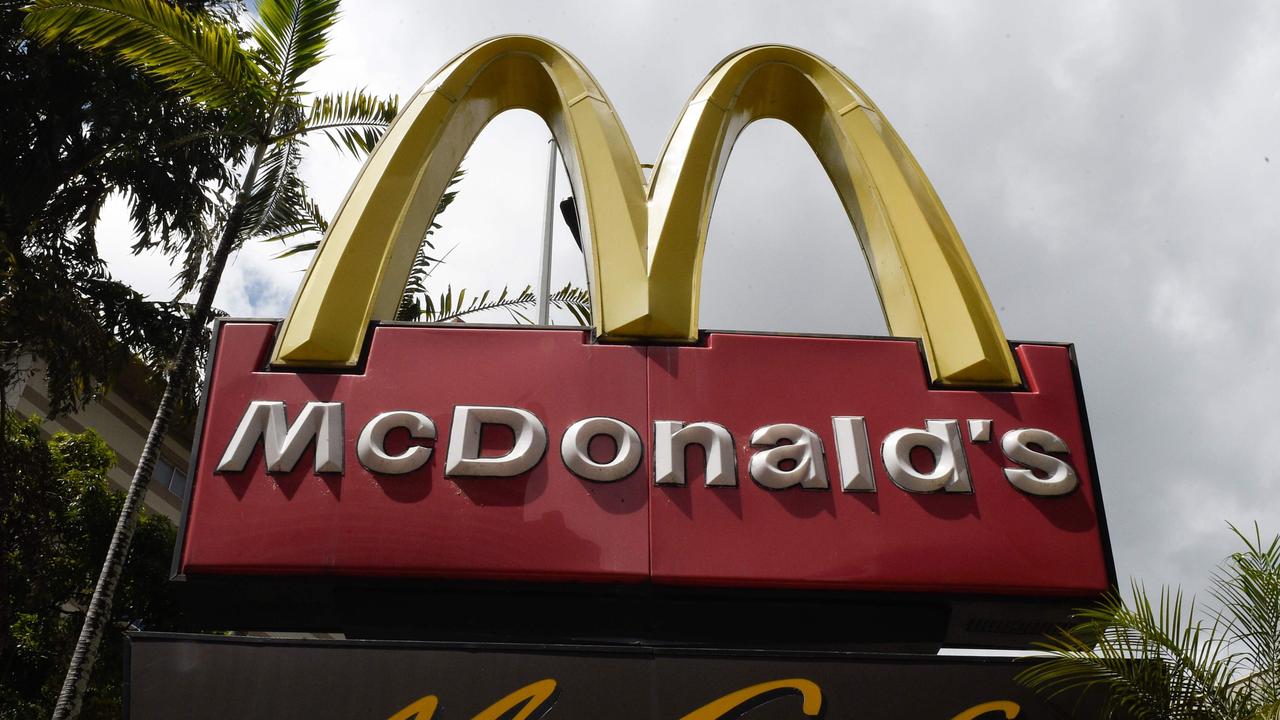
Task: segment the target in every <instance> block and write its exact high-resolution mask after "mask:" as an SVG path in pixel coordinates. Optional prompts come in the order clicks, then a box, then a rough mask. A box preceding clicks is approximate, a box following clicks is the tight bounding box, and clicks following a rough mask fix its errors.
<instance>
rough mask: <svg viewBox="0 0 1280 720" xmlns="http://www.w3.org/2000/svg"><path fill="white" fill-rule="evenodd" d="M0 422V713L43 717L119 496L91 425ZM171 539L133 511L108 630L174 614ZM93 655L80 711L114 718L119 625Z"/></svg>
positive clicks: (168, 619) (167, 619)
mask: <svg viewBox="0 0 1280 720" xmlns="http://www.w3.org/2000/svg"><path fill="white" fill-rule="evenodd" d="M0 422H2V424H3V428H2V429H3V433H4V438H5V447H6V448H7V451H6V453H5V456H4V468H5V483H4V484H3V486H0V547H3V548H4V552H3V553H0V718H5V719H8V718H24V719H25V718H34V717H49V715H50V713H52V711H53V701H54V698H56V697H57V694H58V689H59V688H60V687H61V686H62V674H63V671H64V670H65V669H66V662H67V658H68V657H70V655H71V650H72V647H74V645H75V642H76V635H77V633H78V632H79V630H80V621H81V619H82V617H83V612H82V608H84V607H86V606H87V605H88V602H89V596H90V593H92V592H93V581H94V579H95V578H96V577H97V575H98V568H99V565H100V564H101V562H102V558H103V556H105V555H106V553H107V540H108V538H110V536H111V528H112V526H113V525H114V524H115V521H116V514H117V513H118V512H119V511H120V506H121V504H122V502H123V501H124V496H123V494H122V493H120V492H118V491H116V490H112V489H111V486H110V484H109V483H108V480H107V472H108V471H109V470H110V469H111V467H112V466H113V465H114V464H115V457H114V456H113V455H112V453H111V450H110V449H109V448H108V447H107V446H106V443H104V442H103V441H102V439H101V438H100V437H98V436H97V435H96V434H95V433H93V431H86V432H83V433H79V434H76V435H71V434H67V433H58V434H57V435H55V436H53V438H51V439H46V438H42V437H41V434H40V421H39V418H30V419H19V418H18V417H16V416H15V415H14V414H13V413H3V414H2V415H0ZM174 537H175V530H174V527H173V524H172V523H170V522H169V521H168V520H167V519H165V518H164V517H162V516H159V515H151V514H144V515H143V516H142V518H141V520H140V522H139V525H138V530H137V534H136V536H135V537H134V548H133V557H132V558H131V559H130V562H129V567H128V569H127V571H126V573H125V576H124V578H123V579H122V583H121V592H120V595H119V596H118V597H117V598H116V603H115V609H114V611H113V613H112V617H111V618H110V620H109V624H110V625H111V626H112V627H113V628H124V627H128V626H132V627H137V628H147V629H155V630H163V629H167V628H171V627H174V626H175V624H177V623H180V622H181V612H180V610H179V608H178V606H177V604H176V603H175V601H174V597H173V593H172V590H171V587H170V584H169V582H168V578H169V561H170V552H171V550H172V547H173V541H174ZM102 655H103V662H101V663H99V668H100V669H99V670H98V671H97V672H95V673H94V675H93V681H92V683H91V688H92V689H91V690H90V692H89V695H88V697H87V698H86V701H85V709H84V715H85V716H87V717H92V718H118V717H120V716H121V707H120V696H121V678H122V675H121V672H120V668H121V667H122V665H123V663H124V657H123V635H122V633H120V632H118V631H117V632H112V633H111V634H109V635H108V637H107V639H106V641H105V642H104V644H103V650H102Z"/></svg>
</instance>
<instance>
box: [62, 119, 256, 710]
mask: <svg viewBox="0 0 1280 720" xmlns="http://www.w3.org/2000/svg"><path fill="white" fill-rule="evenodd" d="M266 150H267V143H266V142H265V141H260V142H259V143H258V145H257V147H256V148H254V153H253V158H252V160H250V162H249V167H248V169H247V170H246V171H245V176H244V181H243V182H242V183H241V185H240V189H239V191H238V192H237V193H236V199H235V204H234V205H233V206H232V208H231V213H230V214H229V215H228V216H227V224H226V226H225V227H224V228H223V230H222V235H221V236H220V237H219V238H218V246H217V248H215V250H214V253H213V257H212V258H211V259H210V263H209V267H208V269H207V270H205V274H204V280H203V281H202V282H201V285H200V296H199V299H198V300H197V301H196V307H195V310H194V311H193V312H192V314H191V319H190V320H189V321H188V323H187V330H186V332H185V333H184V334H183V336H182V345H181V347H180V348H179V350H178V357H177V358H176V362H175V363H174V365H173V367H172V368H171V369H170V370H169V372H168V377H167V378H166V382H165V389H164V394H163V395H162V396H161V397H160V406H159V407H157V408H156V416H155V419H154V420H152V422H151V431H150V432H148V433H147V441H146V444H145V445H143V447H142V457H140V458H138V468H137V470H135V471H134V473H133V480H132V481H131V482H130V483H129V491H128V493H127V494H126V495H125V500H124V506H123V507H121V508H120V517H119V519H118V520H117V521H116V529H115V532H114V533H113V534H112V536H111V545H110V546H109V547H108V548H107V557H106V559H105V560H104V561H103V563H102V572H101V573H100V574H99V575H98V584H97V585H96V586H95V587H94V589H93V597H92V599H90V601H89V608H88V610H87V611H86V612H85V616H84V625H83V626H82V627H81V628H80V638H79V640H77V641H76V648H75V652H74V653H73V654H72V656H71V664H70V665H69V666H68V667H67V677H66V679H65V680H63V682H62V692H61V693H59V695H58V703H57V705H55V706H54V709H53V720H71V719H72V718H75V717H76V716H78V715H79V714H80V705H81V703H82V702H83V701H84V695H85V691H86V690H87V689H88V685H89V676H90V675H91V674H92V673H93V664H94V661H95V660H96V659H97V654H98V643H99V642H100V641H101V640H102V633H103V631H104V630H105V629H106V625H107V622H108V621H109V620H110V618H111V604H112V602H113V601H114V600H115V591H116V586H117V585H119V583H120V575H121V573H122V572H123V570H124V563H125V560H126V559H127V558H128V555H129V543H130V542H131V541H132V540H133V531H134V529H135V528H136V527H137V525H138V513H139V512H140V511H141V510H142V504H143V499H144V498H146V495H147V487H148V486H149V485H150V484H151V473H152V471H153V470H154V469H155V464H156V454H157V452H158V451H159V449H160V442H161V441H162V440H163V438H164V436H165V433H166V432H168V430H169V422H170V420H171V419H172V417H173V409H174V406H175V405H176V404H177V400H178V397H179V395H180V393H181V392H182V383H183V379H184V378H185V377H186V375H187V370H188V368H189V367H190V365H191V363H192V362H194V359H195V350H196V343H198V342H199V341H200V337H201V335H202V334H203V332H202V331H203V330H204V327H205V326H206V325H207V324H208V322H209V315H210V311H211V309H212V308H213V296H214V295H215V294H217V292H218V284H219V283H220V282H221V281H222V272H223V270H225V269H226V265H227V259H228V258H229V257H230V256H231V252H232V250H234V249H235V247H236V240H237V238H238V237H239V236H240V231H241V229H242V228H241V225H243V223H244V213H245V205H246V203H247V201H248V198H249V194H250V192H251V191H252V188H253V185H254V183H255V182H256V180H257V176H258V165H259V164H260V163H261V161H262V157H263V154H264V153H265V152H266Z"/></svg>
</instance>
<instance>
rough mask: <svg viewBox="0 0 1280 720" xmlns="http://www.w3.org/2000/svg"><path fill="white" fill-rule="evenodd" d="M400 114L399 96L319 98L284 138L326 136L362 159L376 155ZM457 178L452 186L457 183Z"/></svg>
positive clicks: (351, 94) (357, 94)
mask: <svg viewBox="0 0 1280 720" xmlns="http://www.w3.org/2000/svg"><path fill="white" fill-rule="evenodd" d="M399 112H400V99H399V97H398V96H396V95H392V96H391V97H389V98H379V97H376V96H374V95H370V94H368V93H366V92H365V91H364V89H358V90H351V91H348V92H345V93H334V94H329V95H320V96H317V97H316V98H315V99H314V100H313V101H312V102H311V112H309V113H308V114H307V117H306V119H305V120H304V121H303V122H302V123H301V124H299V125H298V126H297V127H295V128H293V129H291V130H289V131H287V132H285V133H283V134H282V135H281V137H282V138H288V137H293V136H296V135H306V134H308V133H313V132H323V133H324V134H325V136H326V137H328V138H329V142H331V143H333V146H334V147H336V148H337V149H339V150H346V151H347V152H349V153H351V154H352V155H354V156H355V157H361V156H363V155H366V154H368V153H370V152H372V151H373V147H374V145H377V144H378V140H379V139H381V138H382V134H383V133H384V132H386V129H387V127H388V126H389V125H390V124H391V121H392V120H394V119H395V117H396V115H397V114H398V113H399ZM457 177H458V175H455V176H454V180H452V181H451V182H450V185H452V184H453V183H454V182H457Z"/></svg>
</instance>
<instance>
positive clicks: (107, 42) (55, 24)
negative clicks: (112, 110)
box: [23, 0, 263, 108]
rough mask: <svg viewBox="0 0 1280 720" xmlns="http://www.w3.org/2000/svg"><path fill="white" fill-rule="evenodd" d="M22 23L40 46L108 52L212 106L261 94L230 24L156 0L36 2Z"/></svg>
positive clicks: (249, 101)
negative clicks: (70, 46)
mask: <svg viewBox="0 0 1280 720" xmlns="http://www.w3.org/2000/svg"><path fill="white" fill-rule="evenodd" d="M23 27H24V29H25V30H26V32H27V33H28V34H30V35H31V36H32V37H34V38H35V39H36V40H38V41H39V42H42V43H50V42H55V41H65V42H70V43H73V44H75V45H78V46H80V47H82V48H86V49H90V50H97V51H106V52H108V53H110V54H113V55H115V56H117V57H119V58H120V59H121V60H122V61H124V62H126V63H128V64H131V65H134V66H136V67H139V68H141V69H142V70H143V71H145V72H147V73H148V74H150V75H152V76H154V77H156V78H158V79H159V80H161V81H162V82H164V83H166V84H167V85H169V86H170V87H172V88H174V89H175V90H177V91H178V92H181V93H183V94H185V95H187V96H188V97H190V98H192V99H193V100H195V101H197V102H201V103H204V104H206V105H209V106H212V107H227V108H236V107H243V106H244V105H246V104H250V105H253V104H255V103H256V102H257V101H258V100H260V99H261V96H262V87H263V86H262V74H261V71H260V70H259V68H258V67H257V65H255V64H254V62H253V61H252V59H251V58H250V57H249V55H248V54H247V53H246V52H245V51H244V49H243V48H242V47H241V46H240V42H239V40H238V39H237V37H236V34H235V31H234V29H233V28H231V27H230V26H228V25H225V24H222V23H220V22H218V21H216V20H214V19H213V18H211V17H210V16H208V15H205V14H201V13H194V12H189V11H187V10H184V9H182V8H180V7H177V6H175V5H171V4H169V3H166V2H162V1H161V0H36V2H34V3H33V4H32V5H31V6H29V7H28V9H27V17H26V19H25V20H24V21H23Z"/></svg>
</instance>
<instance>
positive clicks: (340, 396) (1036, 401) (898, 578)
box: [179, 321, 1110, 597]
mask: <svg viewBox="0 0 1280 720" xmlns="http://www.w3.org/2000/svg"><path fill="white" fill-rule="evenodd" d="M274 331H275V325H274V324H272V323H262V322H256V323H255V322H238V321H233V322H223V323H220V324H219V326H218V332H217V340H216V351H215V354H214V361H213V367H212V370H211V373H210V378H209V387H208V389H207V395H206V405H205V408H204V411H203V412H204V414H203V418H202V425H203V427H202V430H201V432H200V433H199V437H198V439H197V456H196V463H195V466H196V467H195V473H194V478H195V481H194V484H193V488H192V490H191V497H190V499H189V502H188V511H187V512H188V516H187V520H186V526H185V531H184V541H183V547H182V549H181V555H180V561H179V569H180V571H181V572H183V573H185V574H188V575H193V576H194V575H280V574H290V575H308V576H364V577H368V576H380V577H424V578H478V579H490V580H537V581H540V580H570V581H596V582H615V583H616V582H645V581H652V582H656V583H661V584H671V585H713V586H721V587H732V586H750V587H773V588H796V587H805V588H832V589H845V590H877V591H907V592H911V591H926V592H950V593H970V592H972V593H995V594H1005V595H1043V596H1055V597H1063V596H1088V595H1094V594H1097V593H1098V592H1100V591H1103V590H1105V589H1106V588H1107V587H1108V585H1109V580H1110V578H1109V570H1108V553H1109V550H1108V548H1107V546H1106V541H1105V534H1104V528H1103V525H1102V516H1101V512H1100V498H1099V496H1098V489H1097V484H1096V480H1095V478H1094V477H1093V470H1092V462H1091V459H1090V456H1089V453H1090V448H1089V447H1088V442H1087V436H1086V430H1085V427H1084V424H1083V420H1082V418H1083V409H1082V407H1081V406H1080V399H1079V395H1078V392H1077V384H1076V381H1075V370H1074V367H1073V364H1072V361H1071V357H1070V350H1069V348H1067V347H1063V346H1053V345H1032V344H1022V345H1019V346H1017V348H1016V355H1017V358H1018V361H1019V363H1020V364H1021V367H1022V372H1023V377H1024V378H1025V379H1026V384H1027V387H1026V388H1025V389H1024V390H1021V391H1016V392H1008V391H980V390H937V389H932V388H930V387H929V386H928V383H927V380H926V378H927V374H926V372H925V369H924V367H923V364H922V361H921V357H920V354H919V347H918V345H917V344H916V343H915V342H913V341H908V340H869V339H856V338H820V337H782V336H767V335H748V334H721V333H712V334H709V335H708V336H707V337H706V341H705V343H704V344H703V345H699V346H696V347H664V346H625V345H604V344H595V343H592V342H590V341H589V338H588V337H587V336H586V335H585V333H583V332H582V331H577V330H547V329H519V328H512V329H494V328H474V327H467V326H459V327H400V326H380V327H377V328H375V329H374V330H373V332H372V333H371V335H372V340H371V343H370V345H369V347H368V348H367V350H366V357H365V362H364V365H363V366H362V367H361V368H360V369H359V370H358V371H356V372H351V373H337V372H327V371H321V370H317V371H310V372H293V371H289V372H282V371H273V370H271V369H269V368H268V367H267V366H266V358H267V356H268V352H269V349H270V345H271V342H272V339H273V333H274Z"/></svg>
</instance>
